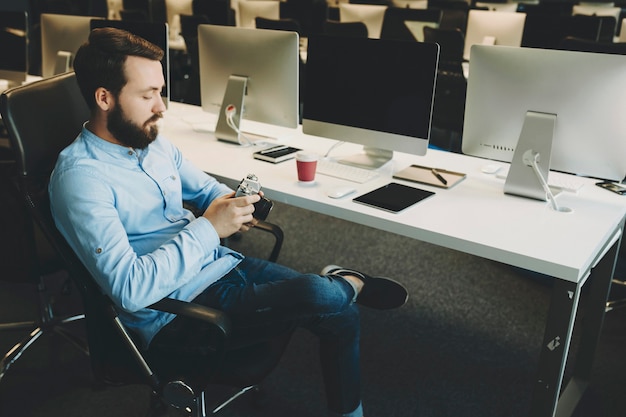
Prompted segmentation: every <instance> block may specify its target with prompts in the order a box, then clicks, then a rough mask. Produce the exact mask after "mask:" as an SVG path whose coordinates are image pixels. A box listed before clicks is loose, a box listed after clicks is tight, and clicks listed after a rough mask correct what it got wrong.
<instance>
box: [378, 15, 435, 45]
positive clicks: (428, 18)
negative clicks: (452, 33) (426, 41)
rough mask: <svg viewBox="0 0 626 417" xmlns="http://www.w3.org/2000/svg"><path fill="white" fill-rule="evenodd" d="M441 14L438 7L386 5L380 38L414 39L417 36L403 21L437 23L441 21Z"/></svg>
mask: <svg viewBox="0 0 626 417" xmlns="http://www.w3.org/2000/svg"><path fill="white" fill-rule="evenodd" d="M441 16H442V11H441V10H440V9H409V8H404V7H388V8H387V10H385V16H384V18H383V26H382V28H381V30H380V38H381V39H395V40H406V41H415V40H417V38H416V37H415V35H413V33H411V31H410V30H409V28H408V27H407V26H406V24H405V22H407V21H408V22H428V23H436V24H437V25H438V24H439V22H441ZM420 35H422V34H420Z"/></svg>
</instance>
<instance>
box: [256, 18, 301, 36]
mask: <svg viewBox="0 0 626 417" xmlns="http://www.w3.org/2000/svg"><path fill="white" fill-rule="evenodd" d="M254 20H255V23H256V28H257V29H273V30H284V31H288V32H296V33H298V34H300V30H301V28H300V23H298V21H297V20H295V19H290V18H284V19H267V18H265V17H260V16H257V17H256V18H255V19H254Z"/></svg>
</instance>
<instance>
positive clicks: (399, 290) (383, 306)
mask: <svg viewBox="0 0 626 417" xmlns="http://www.w3.org/2000/svg"><path fill="white" fill-rule="evenodd" d="M322 275H339V276H341V277H345V276H348V275H351V276H354V277H357V278H358V279H360V280H361V281H363V289H361V292H360V293H359V295H358V296H357V299H356V302H357V303H359V304H361V305H363V306H366V307H370V308H375V309H378V310H390V309H393V308H398V307H401V306H403V305H404V304H405V303H406V302H407V300H408V299H409V293H408V291H407V290H406V288H405V287H404V285H402V284H400V283H399V282H397V281H394V280H392V279H390V278H384V277H370V276H369V275H366V274H364V273H362V272H359V271H355V270H353V269H347V268H342V267H340V266H337V265H328V266H326V267H325V268H324V269H322Z"/></svg>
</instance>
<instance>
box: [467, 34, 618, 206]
mask: <svg viewBox="0 0 626 417" xmlns="http://www.w3.org/2000/svg"><path fill="white" fill-rule="evenodd" d="M624 91H626V56H623V55H611V54H596V53H589V52H572V51H559V50H547V49H537V48H519V47H506V46H485V45H475V46H474V47H473V48H472V59H471V61H470V76H469V81H468V86H467V103H466V106H465V121H464V128H463V140H462V142H463V143H462V149H463V153H465V154H468V155H473V156H478V157H483V158H488V159H492V160H497V161H505V162H511V161H513V163H512V165H511V169H510V170H509V175H508V177H507V182H509V179H511V175H512V174H513V172H514V170H515V171H517V172H522V174H520V175H521V176H524V175H526V177H525V179H526V185H527V186H528V187H530V188H534V190H535V191H537V190H538V192H539V194H541V189H542V187H541V184H540V180H539V179H538V178H537V179H535V176H536V175H535V174H534V173H533V172H532V171H531V168H532V164H528V163H526V162H532V160H527V159H526V158H525V157H524V156H525V154H526V152H528V151H533V152H532V153H533V155H530V156H533V157H535V156H536V155H534V154H535V153H541V155H539V156H538V157H537V159H538V162H540V168H541V170H540V171H541V172H542V174H543V176H544V177H547V174H548V172H549V171H548V170H549V169H553V170H555V171H562V172H566V173H570V174H577V175H582V176H588V177H594V178H601V179H610V180H616V181H621V180H622V179H624V177H625V176H626V158H624V155H626V118H624V117H623V115H622V110H623V109H625V108H626V94H624ZM533 126H535V127H537V126H538V127H537V129H536V130H534V131H529V130H528V129H531V128H533ZM542 126H543V127H542ZM528 133H530V135H529V134H528ZM538 149H539V150H540V149H543V151H541V152H538ZM526 156H528V155H526ZM518 157H519V161H521V162H522V165H521V168H520V164H519V163H516V158H518ZM519 161H518V162H519ZM544 179H547V178H544ZM505 187H506V185H505ZM535 191H532V192H533V193H534V192H535ZM543 195H544V196H545V194H543ZM533 198H538V197H537V196H535V197H533ZM544 199H545V198H544Z"/></svg>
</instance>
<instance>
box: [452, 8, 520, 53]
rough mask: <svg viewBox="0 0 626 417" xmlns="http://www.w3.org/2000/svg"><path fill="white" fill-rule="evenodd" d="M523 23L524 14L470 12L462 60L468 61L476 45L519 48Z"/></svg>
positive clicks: (488, 11) (486, 11)
mask: <svg viewBox="0 0 626 417" xmlns="http://www.w3.org/2000/svg"><path fill="white" fill-rule="evenodd" d="M525 22H526V14H525V13H518V12H498V11H490V10H470V11H469V15H468V17H467V31H466V33H465V48H464V49H463V59H465V60H466V61H469V60H470V51H471V48H472V45H476V44H490V45H506V46H520V45H521V44H522V35H523V33H524V23H525Z"/></svg>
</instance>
